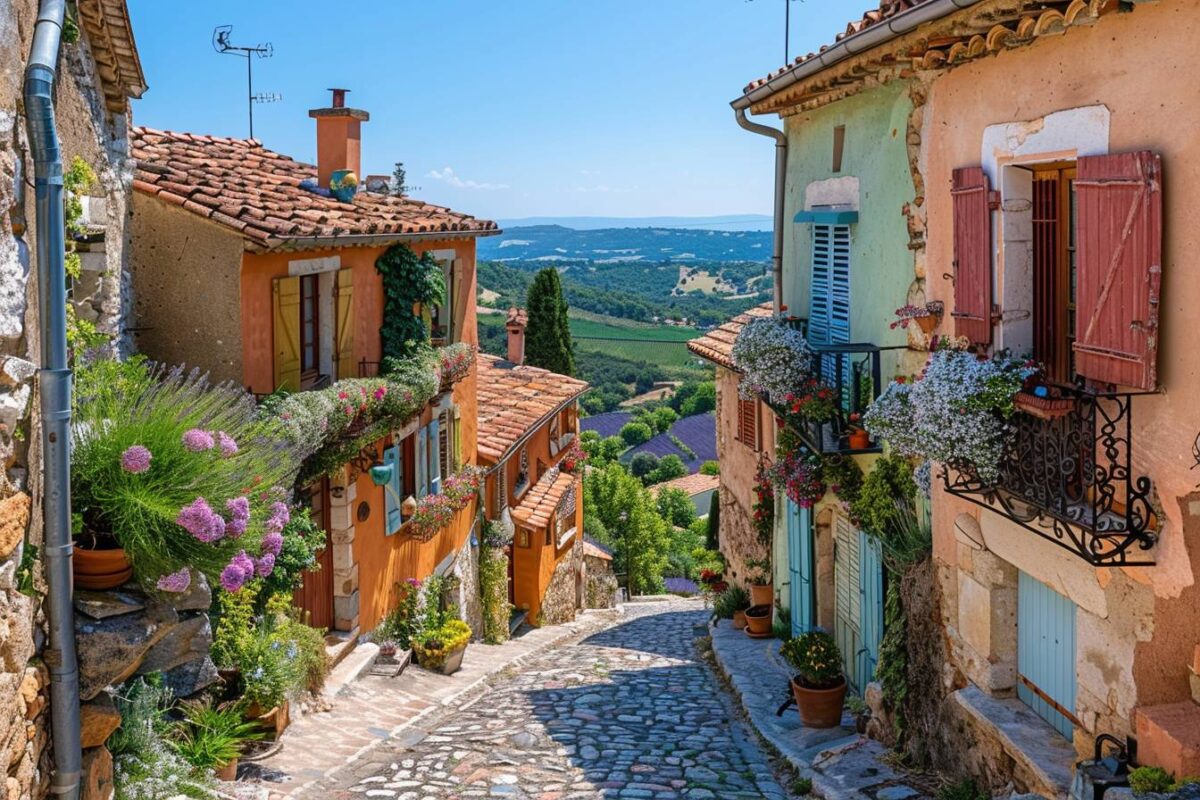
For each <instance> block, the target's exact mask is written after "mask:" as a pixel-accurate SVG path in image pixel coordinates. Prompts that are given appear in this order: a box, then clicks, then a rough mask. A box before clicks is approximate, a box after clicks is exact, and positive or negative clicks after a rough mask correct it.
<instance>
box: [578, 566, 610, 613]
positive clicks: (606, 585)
mask: <svg viewBox="0 0 1200 800" xmlns="http://www.w3.org/2000/svg"><path fill="white" fill-rule="evenodd" d="M583 568H584V587H583V607H584V608H615V607H616V605H617V576H616V575H614V574H613V569H612V561H609V560H607V559H603V558H593V557H591V556H584V559H583Z"/></svg>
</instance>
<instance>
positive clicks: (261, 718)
mask: <svg viewBox="0 0 1200 800" xmlns="http://www.w3.org/2000/svg"><path fill="white" fill-rule="evenodd" d="M290 711H291V709H290V707H289V706H288V701H287V700H284V701H283V702H282V703H280V704H279V705H277V706H275V707H274V708H272V709H270V710H268V711H263V709H262V707H260V706H259V705H258V703H252V704H251V705H250V706H249V707H248V708H247V709H246V717H247V718H248V719H253V720H254V721H255V722H257V723H258V724H259V725H260V726H262V728H263V729H264V730H265V731H266V732H267V738H268V739H271V740H272V741H278V740H279V737H280V736H282V735H283V732H284V731H285V730H287V726H288V724H289V723H290V722H291V721H292V718H291V714H290Z"/></svg>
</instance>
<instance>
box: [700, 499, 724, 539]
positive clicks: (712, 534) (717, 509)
mask: <svg viewBox="0 0 1200 800" xmlns="http://www.w3.org/2000/svg"><path fill="white" fill-rule="evenodd" d="M707 522H708V531H707V535H706V536H705V542H704V546H705V547H706V548H708V549H709V550H720V549H721V492H720V491H719V490H718V491H715V492H713V493H712V500H710V501H709V503H708V520H707Z"/></svg>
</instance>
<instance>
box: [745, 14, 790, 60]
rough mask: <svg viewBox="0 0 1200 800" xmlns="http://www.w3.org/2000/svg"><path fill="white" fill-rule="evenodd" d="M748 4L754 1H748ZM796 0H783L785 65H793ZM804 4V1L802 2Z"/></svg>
mask: <svg viewBox="0 0 1200 800" xmlns="http://www.w3.org/2000/svg"><path fill="white" fill-rule="evenodd" d="M746 2H747V3H749V2H752V0H746ZM794 2H796V0H783V63H784V64H790V63H792V43H791V34H792V3H794ZM800 2H802V3H803V2H804V0H800Z"/></svg>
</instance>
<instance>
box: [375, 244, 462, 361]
mask: <svg viewBox="0 0 1200 800" xmlns="http://www.w3.org/2000/svg"><path fill="white" fill-rule="evenodd" d="M375 269H376V270H377V271H378V272H379V274H380V275H382V276H383V325H381V326H380V328H379V335H380V338H381V339H382V340H383V357H384V358H385V359H392V358H394V359H404V358H407V357H409V356H410V355H412V354H413V353H414V352H416V350H417V349H418V348H419V347H420V346H421V345H424V344H427V343H428V342H429V326H428V324H427V323H426V321H425V319H424V316H423V315H420V313H419V312H418V307H421V306H428V305H431V304H432V305H438V304H443V303H445V302H446V279H445V276H444V275H442V269H441V267H440V266H439V265H438V263H437V259H435V258H434V257H433V256H432V255H430V254H429V253H423V254H421V255H420V256H418V255H417V254H416V253H414V252H413V251H412V248H410V247H409V246H408V245H404V244H396V245H392V246H391V247H389V248H388V249H387V251H386V252H385V253H384V254H383V255H381V256H380V257H379V258H378V259H376V261H375Z"/></svg>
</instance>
